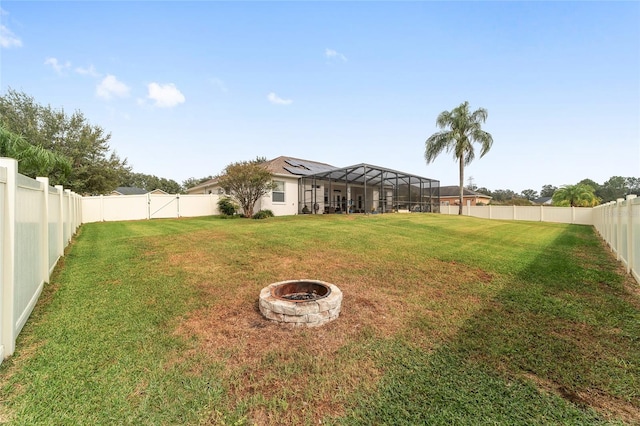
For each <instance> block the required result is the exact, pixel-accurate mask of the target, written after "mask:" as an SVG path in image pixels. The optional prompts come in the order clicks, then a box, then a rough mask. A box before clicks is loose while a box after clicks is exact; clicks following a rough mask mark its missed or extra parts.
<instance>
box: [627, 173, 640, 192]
mask: <svg viewBox="0 0 640 426" xmlns="http://www.w3.org/2000/svg"><path fill="white" fill-rule="evenodd" d="M627 188H629V194H635V195H638V196H640V178H637V177H628V178H627Z"/></svg>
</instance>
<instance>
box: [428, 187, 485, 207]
mask: <svg viewBox="0 0 640 426" xmlns="http://www.w3.org/2000/svg"><path fill="white" fill-rule="evenodd" d="M463 191H464V192H463V193H462V205H464V206H466V205H467V202H468V201H470V202H471V205H472V206H478V205H485V204H489V201H491V197H490V196H488V195H485V194H481V193H480V192H476V191H472V190H470V189H467V188H463ZM459 203H460V187H459V186H457V185H452V186H441V187H440V205H441V206H457V205H458V204H459Z"/></svg>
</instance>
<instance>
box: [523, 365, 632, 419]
mask: <svg viewBox="0 0 640 426" xmlns="http://www.w3.org/2000/svg"><path fill="white" fill-rule="evenodd" d="M524 377H526V378H527V379H529V380H531V381H532V382H533V383H535V385H536V386H537V387H538V388H539V389H541V390H543V391H546V392H549V393H553V394H555V395H558V396H559V397H561V398H564V399H566V400H568V401H571V402H572V403H574V404H576V405H578V406H579V407H582V408H592V409H594V410H596V411H597V412H598V413H600V414H601V415H602V416H604V417H605V418H606V419H608V420H622V421H624V422H626V423H629V424H637V423H638V419H640V408H638V407H636V406H634V405H633V404H631V403H629V402H628V401H625V400H623V399H620V398H615V397H613V396H611V395H608V394H606V393H604V392H602V391H599V390H597V389H587V390H577V391H576V390H572V389H568V388H567V387H565V386H563V385H560V384H558V383H554V382H553V381H551V380H547V379H544V378H542V377H539V376H536V375H535V374H530V373H528V374H524Z"/></svg>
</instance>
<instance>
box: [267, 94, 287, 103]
mask: <svg viewBox="0 0 640 426" xmlns="http://www.w3.org/2000/svg"><path fill="white" fill-rule="evenodd" d="M267 99H269V102H271V103H272V104H274V105H291V104H292V103H293V100H291V99H282V98H280V97H278V95H276V94H275V93H273V92H271V93H269V94H268V95H267Z"/></svg>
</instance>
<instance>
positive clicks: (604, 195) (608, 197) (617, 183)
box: [596, 176, 631, 203]
mask: <svg viewBox="0 0 640 426" xmlns="http://www.w3.org/2000/svg"><path fill="white" fill-rule="evenodd" d="M627 181H628V179H627V178H623V177H622V176H611V177H610V178H609V180H608V181H606V182H605V183H603V184H602V186H600V188H599V191H598V192H596V194H597V195H598V196H599V197H600V198H601V199H602V202H604V203H607V202H609V201H615V200H617V199H618V198H624V197H625V196H626V195H627V194H630V193H631V191H630V190H629V188H628V186H627Z"/></svg>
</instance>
